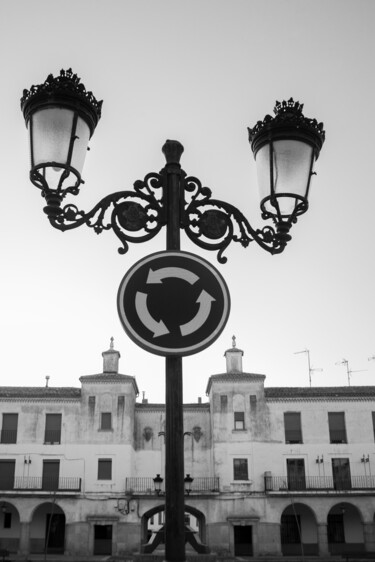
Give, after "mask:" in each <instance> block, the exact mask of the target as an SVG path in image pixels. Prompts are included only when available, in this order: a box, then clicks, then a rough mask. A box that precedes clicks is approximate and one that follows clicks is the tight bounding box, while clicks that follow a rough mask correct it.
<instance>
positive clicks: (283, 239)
mask: <svg viewBox="0 0 375 562" xmlns="http://www.w3.org/2000/svg"><path fill="white" fill-rule="evenodd" d="M169 165H170V164H167V166H166V167H165V168H163V169H162V170H161V171H160V173H150V174H147V175H146V176H145V178H144V179H143V180H137V181H136V182H134V191H118V192H116V193H112V194H110V195H107V196H106V197H104V199H102V200H101V201H99V203H97V205H95V207H94V208H93V209H92V210H91V211H89V212H87V213H85V212H84V211H81V210H79V209H78V207H76V205H73V204H67V205H65V206H64V207H62V208H61V207H60V203H61V200H60V201H57V200H56V199H54V198H53V193H48V192H47V191H48V190H46V189H44V190H43V195H44V196H45V198H46V200H47V202H48V205H47V206H46V207H45V208H44V211H45V213H46V214H47V215H48V218H49V221H50V223H51V225H52V226H53V227H54V228H57V229H58V230H62V231H65V230H71V229H73V228H77V227H79V226H81V225H83V224H86V225H87V226H88V227H89V228H93V229H94V231H95V232H96V233H97V234H100V233H101V232H103V230H110V229H112V230H113V232H114V233H115V234H116V236H117V237H118V239H119V240H120V242H121V244H122V245H121V246H120V247H119V249H118V251H119V253H120V254H125V253H126V252H127V251H128V249H129V245H128V243H129V242H134V243H140V242H145V241H148V240H151V239H152V238H154V236H156V235H157V234H158V233H159V231H160V230H161V228H162V227H163V226H165V225H166V224H167V204H166V199H167V196H166V189H167V174H168V170H167V167H168V166H169ZM174 171H176V170H174ZM177 174H178V176H179V181H180V229H182V230H184V231H185V232H186V234H187V236H188V237H189V238H190V240H191V241H192V242H194V243H195V244H196V245H197V246H200V247H201V248H203V249H205V250H211V251H217V252H218V253H217V259H218V261H219V263H226V261H227V258H226V257H224V256H223V253H224V251H225V250H226V248H227V247H228V246H229V244H230V243H231V242H239V243H240V244H241V245H242V246H243V247H245V248H246V247H247V246H248V245H249V243H250V242H252V241H255V242H257V244H259V245H260V246H261V247H262V248H263V249H265V250H267V251H268V252H270V253H271V254H278V253H280V252H282V251H283V250H284V248H285V246H286V243H287V241H288V240H290V236H289V235H288V231H289V229H290V227H291V224H292V221H288V223H286V222H285V223H282V225H280V224H278V228H277V231H276V230H274V229H273V228H272V227H271V226H265V227H264V228H263V229H257V230H255V229H253V228H252V226H251V225H250V223H249V221H248V220H247V219H246V217H245V216H244V215H243V214H242V213H241V212H240V211H239V210H238V209H237V208H236V207H234V206H233V205H231V204H229V203H226V202H224V201H220V200H218V199H212V198H211V195H212V192H211V190H210V189H209V188H208V187H203V186H202V184H201V182H200V181H199V179H197V178H195V177H193V176H189V177H186V174H185V172H184V171H183V170H181V168H179V169H178V170H177ZM187 199H188V200H187ZM51 203H52V204H51ZM296 220H297V219H294V220H293V222H296Z"/></svg>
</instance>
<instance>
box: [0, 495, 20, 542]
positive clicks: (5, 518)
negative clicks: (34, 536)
mask: <svg viewBox="0 0 375 562" xmlns="http://www.w3.org/2000/svg"><path fill="white" fill-rule="evenodd" d="M20 533H21V526H20V515H19V513H18V509H17V508H16V507H15V506H14V505H12V504H11V503H10V502H8V501H2V502H0V549H4V550H8V551H9V552H12V553H13V552H14V553H15V552H17V551H18V549H19V542H20Z"/></svg>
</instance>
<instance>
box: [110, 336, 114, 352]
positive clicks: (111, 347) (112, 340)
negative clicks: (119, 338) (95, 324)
mask: <svg viewBox="0 0 375 562" xmlns="http://www.w3.org/2000/svg"><path fill="white" fill-rule="evenodd" d="M113 342H114V337H113V336H112V337H111V343H110V344H109V348H110V349H113Z"/></svg>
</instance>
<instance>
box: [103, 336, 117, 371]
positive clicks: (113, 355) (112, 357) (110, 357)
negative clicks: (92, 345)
mask: <svg viewBox="0 0 375 562" xmlns="http://www.w3.org/2000/svg"><path fill="white" fill-rule="evenodd" d="M102 357H103V373H116V374H117V373H118V362H119V359H120V357H121V355H120V353H119V352H118V351H116V350H115V349H113V338H111V343H110V346H109V349H108V351H103V353H102Z"/></svg>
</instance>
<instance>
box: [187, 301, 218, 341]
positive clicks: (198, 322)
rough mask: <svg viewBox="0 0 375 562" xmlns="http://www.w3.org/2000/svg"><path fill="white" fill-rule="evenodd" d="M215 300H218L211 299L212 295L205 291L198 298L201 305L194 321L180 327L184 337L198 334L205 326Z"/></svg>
mask: <svg viewBox="0 0 375 562" xmlns="http://www.w3.org/2000/svg"><path fill="white" fill-rule="evenodd" d="M215 300H216V299H214V297H211V295H209V294H208V293H207V291H205V290H203V291H202V292H201V294H200V295H199V297H198V298H197V302H198V303H199V305H200V306H199V310H198V312H197V314H196V315H195V316H194V318H193V319H192V320H190V322H187V323H186V324H183V325H182V326H180V330H181V335H182V336H188V335H189V334H192V333H193V332H196V331H197V330H199V328H201V327H202V326H203V324H204V323H205V322H206V320H207V318H208V317H209V315H210V312H211V303H212V302H213V301H215Z"/></svg>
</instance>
